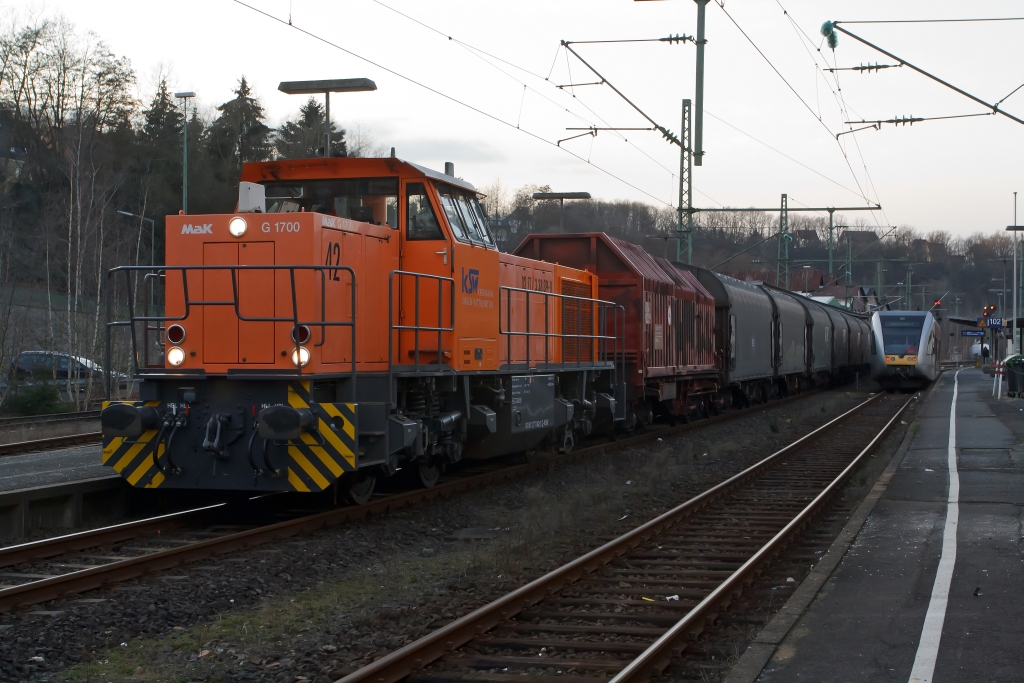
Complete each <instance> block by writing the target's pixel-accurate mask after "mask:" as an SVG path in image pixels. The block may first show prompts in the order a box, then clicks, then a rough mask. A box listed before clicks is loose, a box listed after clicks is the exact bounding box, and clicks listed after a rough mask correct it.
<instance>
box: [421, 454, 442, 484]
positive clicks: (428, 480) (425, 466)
mask: <svg viewBox="0 0 1024 683" xmlns="http://www.w3.org/2000/svg"><path fill="white" fill-rule="evenodd" d="M416 474H417V475H418V476H419V479H420V485H421V486H422V487H423V488H425V489H429V488H430V487H431V486H433V485H434V484H436V483H437V480H438V479H440V478H441V468H440V466H438V464H437V463H436V462H434V461H430V462H421V463H419V464H418V465H417V466H416Z"/></svg>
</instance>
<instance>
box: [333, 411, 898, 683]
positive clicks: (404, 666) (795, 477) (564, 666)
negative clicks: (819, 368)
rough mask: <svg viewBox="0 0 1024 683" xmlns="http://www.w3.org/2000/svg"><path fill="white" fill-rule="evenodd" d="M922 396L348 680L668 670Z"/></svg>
mask: <svg viewBox="0 0 1024 683" xmlns="http://www.w3.org/2000/svg"><path fill="white" fill-rule="evenodd" d="M912 400H914V398H913V397H911V398H910V399H908V400H906V401H905V402H903V401H900V400H898V399H897V398H895V397H890V396H886V395H884V394H881V395H876V396H874V397H872V398H871V399H869V400H868V401H866V402H864V403H862V404H861V405H859V406H857V407H856V408H854V409H853V410H851V411H848V412H847V413H844V414H843V415H841V416H840V417H838V418H836V419H835V420H832V421H831V422H829V423H827V424H826V425H824V426H822V427H820V428H818V429H816V430H815V431H813V432H811V433H810V434H808V435H807V436H805V437H803V438H801V439H799V440H797V441H795V442H794V443H792V444H790V445H789V446H786V447H785V448H783V449H782V450H780V451H778V452H776V453H775V454H773V455H771V456H769V457H768V458H766V459H764V460H762V461H761V462H759V463H757V464H755V465H753V466H751V467H749V468H748V469H746V470H744V471H743V472H741V473H739V474H737V475H735V476H733V477H731V478H730V479H728V480H726V481H724V482H722V483H721V484H719V485H717V486H715V487H713V488H711V489H709V490H707V491H705V492H704V493H702V494H700V495H698V496H696V497H694V498H692V499H691V500H689V501H687V502H686V503H683V504H682V505H680V506H678V507H676V508H674V509H672V510H670V511H668V512H666V513H664V514H662V515H661V516H659V517H657V518H655V519H653V520H651V521H650V522H647V523H646V524H644V525H642V526H640V527H638V528H636V529H634V530H632V531H630V532H629V533H627V534H624V535H623V536H620V537H619V538H617V539H615V540H613V541H610V542H608V543H606V544H604V545H602V546H601V547H599V548H597V549H595V550H593V551H591V552H589V553H587V554H586V555H584V556H582V557H580V558H578V559H576V560H574V561H572V562H570V563H568V564H566V565H564V566H562V567H560V568H559V569H556V570H555V571H553V572H550V573H548V574H546V575H544V576H542V577H540V578H538V579H535V580H533V581H531V582H530V583H528V584H526V585H524V586H522V587H520V588H518V589H516V590H515V591H513V592H511V593H509V594H507V595H505V596H504V597H502V598H499V599H498V600H496V601H494V602H492V603H490V604H488V605H486V606H484V607H481V608H479V609H477V610H476V611H474V612H472V613H471V614H468V615H466V616H464V617H462V618H459V619H457V620H455V621H453V622H451V623H449V624H447V625H445V626H442V627H441V628H439V629H438V630H436V631H434V632H433V633H431V634H429V635H428V636H425V637H423V638H421V639H419V640H417V641H415V642H413V643H411V644H409V645H406V646H405V647H403V648H401V649H399V650H396V651H395V652H392V653H391V654H389V655H386V656H384V657H383V658H381V659H378V660H377V661H375V662H374V663H372V664H370V665H368V666H366V667H364V668H362V669H359V670H358V671H355V672H354V673H351V674H349V675H348V676H346V677H345V678H343V679H342V681H341V683H364V682H365V683H393V682H395V681H399V680H402V679H405V678H407V677H409V678H411V679H412V680H414V681H422V682H426V681H432V682H435V683H436V682H438V681H447V680H467V681H471V680H475V681H485V682H486V683H503V682H505V681H508V682H509V683H512V682H513V681H514V682H523V683H538V682H540V681H546V680H548V679H551V678H554V677H556V676H559V675H562V676H565V675H573V676H574V680H580V679H583V680H585V681H595V682H596V681H607V680H608V679H612V683H626V682H627V681H628V682H632V681H639V680H644V679H646V678H647V677H649V676H650V675H652V674H653V673H660V672H661V671H663V670H665V669H666V668H667V667H668V666H669V665H670V664H671V663H672V662H673V660H678V658H679V657H680V655H681V654H682V653H683V652H684V651H685V650H686V649H687V647H688V646H689V645H691V644H692V642H693V640H694V639H695V638H696V636H697V635H698V634H699V633H700V632H701V631H702V630H704V629H705V627H706V626H707V625H708V624H709V623H711V622H713V621H714V620H715V619H716V618H717V616H718V614H719V613H720V612H722V611H724V610H726V609H727V608H728V606H729V603H730V602H731V601H733V600H735V599H736V598H737V597H739V596H740V595H741V594H742V593H743V591H744V589H745V588H746V587H747V586H749V585H750V584H752V583H753V582H754V580H755V579H756V578H757V577H758V575H759V574H760V573H761V572H763V571H764V570H765V568H766V567H767V565H768V564H769V563H770V562H771V561H772V560H773V559H774V558H775V557H777V556H778V555H779V553H780V552H782V551H783V549H784V548H785V547H786V546H787V545H788V544H790V543H791V542H792V541H794V540H795V538H796V537H797V536H798V534H799V532H800V531H801V530H802V529H803V528H805V527H806V526H807V525H808V524H809V523H810V522H811V521H812V520H813V518H814V517H815V515H817V514H818V513H820V512H822V510H823V508H824V507H825V503H826V502H827V501H828V500H829V499H830V497H831V496H832V495H833V494H835V493H837V492H838V491H840V490H841V488H842V485H843V482H844V480H845V479H846V477H847V476H848V475H849V474H850V473H851V472H852V471H853V470H854V469H855V468H856V467H857V465H858V464H859V463H860V462H861V460H862V459H863V458H865V457H867V456H869V455H870V453H871V452H872V450H873V449H874V448H875V447H877V446H878V444H879V443H880V442H881V441H882V439H883V438H884V436H885V435H886V434H887V433H888V431H889V430H890V429H891V427H892V426H893V425H894V424H896V423H897V422H898V420H899V417H900V415H901V414H902V413H903V411H904V410H905V409H906V408H907V406H908V405H909V404H910V402H911V401H912Z"/></svg>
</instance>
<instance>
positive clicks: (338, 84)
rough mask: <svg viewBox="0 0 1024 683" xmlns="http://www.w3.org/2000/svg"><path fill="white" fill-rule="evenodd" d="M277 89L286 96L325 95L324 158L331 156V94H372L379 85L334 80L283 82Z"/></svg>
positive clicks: (349, 80) (356, 79) (358, 79)
mask: <svg viewBox="0 0 1024 683" xmlns="http://www.w3.org/2000/svg"><path fill="white" fill-rule="evenodd" d="M277 89H278V90H280V91H281V92H283V93H285V94H286V95H319V94H320V93H323V95H324V128H325V132H324V140H325V142H324V157H325V158H326V157H330V156H331V93H332V92H372V91H374V90H376V89H377V84H376V83H374V82H373V81H371V80H370V79H369V78H333V79H329V80H325V81H282V82H281V83H280V84H279V85H278V86H277Z"/></svg>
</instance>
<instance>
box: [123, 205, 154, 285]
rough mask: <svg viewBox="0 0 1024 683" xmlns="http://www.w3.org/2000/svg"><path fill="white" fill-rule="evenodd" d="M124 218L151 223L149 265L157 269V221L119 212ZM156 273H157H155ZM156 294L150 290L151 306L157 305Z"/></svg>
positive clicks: (135, 214)
mask: <svg viewBox="0 0 1024 683" xmlns="http://www.w3.org/2000/svg"><path fill="white" fill-rule="evenodd" d="M118 213H119V214H121V215H122V216H128V217H129V218H138V219H139V220H140V221H142V222H143V223H149V265H150V266H153V267H154V268H155V267H156V221H155V220H153V219H152V218H146V217H145V216H140V215H139V214H137V213H130V212H128V211H118ZM140 227H141V226H140ZM154 272H155V271H154ZM155 297H156V292H155V291H154V290H153V289H152V288H151V289H150V297H149V298H150V304H155V303H156V298H155Z"/></svg>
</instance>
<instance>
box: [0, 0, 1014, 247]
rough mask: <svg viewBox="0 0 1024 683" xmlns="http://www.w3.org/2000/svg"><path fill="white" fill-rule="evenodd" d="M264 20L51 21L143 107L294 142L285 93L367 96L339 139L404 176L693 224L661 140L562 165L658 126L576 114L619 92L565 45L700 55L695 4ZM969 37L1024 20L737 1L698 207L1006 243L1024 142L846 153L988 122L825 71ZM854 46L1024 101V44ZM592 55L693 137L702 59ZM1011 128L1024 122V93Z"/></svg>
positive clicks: (455, 9)
mask: <svg viewBox="0 0 1024 683" xmlns="http://www.w3.org/2000/svg"><path fill="white" fill-rule="evenodd" d="M248 4H249V5H251V6H252V7H255V8H257V9H258V10H260V11H262V12H265V13H266V14H268V15H271V16H270V17H268V16H265V15H263V14H260V13H259V12H257V11H254V10H253V9H250V8H248V7H246V6H244V5H241V4H238V3H236V2H232V1H230V0H203V1H202V2H198V1H196V0H179V1H178V2H175V3H170V4H168V3H150V2H138V1H137V0H136V1H131V2H130V1H128V0H109V1H106V2H104V1H100V0H93V1H87V0H47V2H45V3H37V4H35V5H34V6H33V7H34V8H35V10H36V11H39V12H42V13H44V14H54V13H60V14H63V15H64V16H66V17H67V18H68V19H69V20H71V21H72V22H73V23H75V24H76V25H78V26H79V27H80V28H82V29H88V30H92V31H94V32H95V33H96V34H98V35H99V36H100V37H101V38H102V39H103V40H105V41H106V42H107V43H108V45H109V46H110V47H111V48H112V50H113V51H114V52H115V53H117V54H119V55H124V56H127V57H128V58H129V59H131V61H132V64H133V65H134V67H135V69H136V70H137V72H138V74H139V95H140V97H141V98H142V99H144V100H145V101H148V99H149V98H150V97H151V95H152V90H153V86H154V84H155V81H156V79H157V78H158V74H160V73H161V72H166V73H168V74H169V78H170V82H171V84H172V87H173V88H174V89H175V90H194V91H196V93H197V94H198V97H199V105H200V108H201V110H203V111H206V112H210V111H211V108H212V107H213V106H215V105H217V104H219V103H221V102H223V101H225V100H227V99H229V98H230V97H231V89H232V88H233V87H234V86H235V84H236V82H237V80H238V78H239V76H241V75H242V74H245V75H246V77H247V78H248V79H249V81H250V83H251V84H252V86H253V88H254V90H255V92H256V94H257V95H258V96H259V98H260V99H261V101H262V102H263V104H264V106H265V107H266V109H267V113H268V116H269V118H270V120H271V123H273V124H275V125H276V124H278V123H280V122H281V121H283V120H284V119H285V118H288V117H290V116H294V114H295V112H296V111H297V109H298V107H299V105H300V104H301V103H302V100H301V98H300V97H297V96H288V95H284V94H282V93H279V92H278V91H277V84H278V83H279V82H280V81H282V80H306V79H322V78H350V77H366V78H371V79H373V80H374V81H375V82H376V84H377V87H378V90H377V92H374V93H355V94H341V95H335V96H334V97H333V98H332V118H334V119H336V120H337V121H339V122H340V123H341V124H342V125H344V126H346V127H349V128H352V127H354V126H360V127H362V128H363V129H365V130H366V131H367V132H369V133H370V134H372V135H373V137H374V138H376V139H377V141H378V142H379V143H381V144H384V145H387V146H395V147H396V148H397V153H398V156H400V157H402V158H405V159H408V160H411V161H416V162H418V163H421V164H425V165H427V166H431V167H434V168H443V166H444V162H445V161H452V162H454V163H455V168H456V174H457V175H459V176H461V177H463V178H465V179H466V180H469V181H470V182H472V183H474V184H476V185H477V186H483V185H487V184H489V183H491V182H493V181H494V180H495V179H499V178H500V180H501V181H502V183H503V184H505V185H506V186H508V187H510V188H515V187H518V186H521V185H523V184H526V183H536V184H539V185H544V184H548V185H551V186H552V188H553V189H555V190H561V191H577V190H584V191H589V192H591V193H592V194H593V195H594V196H595V197H600V198H606V199H614V198H629V199H638V200H643V201H647V202H650V203H654V204H660V205H662V206H665V205H669V204H671V205H674V204H675V203H676V193H677V191H678V190H677V187H678V185H677V177H676V174H677V173H678V168H679V151H678V148H677V147H675V146H672V145H670V144H668V143H667V142H665V141H664V140H662V139H661V137H660V135H659V134H658V133H655V132H650V131H629V132H622V133H613V132H606V131H601V132H600V133H598V135H597V137H596V138H594V137H590V136H585V137H581V138H578V139H575V140H570V141H567V142H563V143H562V149H559V147H557V146H556V145H555V142H556V141H558V140H559V139H562V138H567V137H569V136H571V135H576V134H578V133H579V131H575V132H573V131H567V130H566V128H569V127H586V126H590V125H597V126H613V127H643V126H646V125H648V124H647V122H646V121H645V120H644V119H643V118H641V116H640V115H639V114H637V113H636V112H635V111H634V110H632V109H631V108H630V107H629V106H628V105H627V104H626V103H625V102H623V101H622V100H621V99H619V98H618V97H617V96H616V95H615V94H614V93H613V92H612V91H611V90H610V88H608V87H607V86H584V87H579V88H575V89H574V92H573V91H571V90H570V89H568V88H566V89H562V90H559V89H558V88H556V87H555V85H563V84H567V83H573V82H574V83H587V82H593V81H596V80H599V79H598V78H596V77H595V76H594V75H593V74H592V73H590V72H588V71H587V69H586V67H585V66H584V65H583V64H582V63H581V62H580V61H578V60H577V59H576V58H575V57H573V56H572V55H571V54H568V55H567V53H566V51H565V50H564V49H561V48H560V46H559V41H560V40H573V41H575V40H580V41H582V40H611V39H627V38H658V37H663V36H667V35H669V34H676V33H685V34H689V35H692V34H693V33H695V31H696V5H695V3H694V2H692V0H667V1H664V2H633V1H630V0H502V1H500V2H499V1H497V0H382V2H375V1H374V0H333V1H327V0H290V1H289V0H249V1H248ZM7 6H8V7H9V8H15V7H17V8H22V9H19V11H23V8H24V7H25V5H24V4H23V3H21V2H19V3H14V4H10V3H7ZM395 10H396V11H397V12H396V11H395ZM783 10H785V12H787V13H788V14H787V13H784V11H783ZM398 12H401V13H404V14H406V15H408V18H407V17H405V16H402V15H401V14H399V13H398ZM726 12H728V13H729V14H728V15H727V14H726ZM289 13H290V15H291V22H292V25H293V27H289V26H288V25H287V21H288V19H289ZM729 16H731V17H732V19H733V20H735V24H734V23H733V21H731V20H730V18H729ZM966 16H974V17H996V16H1003V17H1007V16H1024V3H1022V2H1019V1H1018V2H998V1H991V2H975V3H963V2H956V3H954V2H951V1H944V0H929V1H928V2H924V1H917V2H910V1H904V2H900V3H893V2H891V0H890V1H886V2H882V1H878V0H858V1H856V2H854V1H853V0H842V1H840V0H835V1H829V0H782V1H781V4H780V3H779V2H775V1H774V0H760V1H759V2H750V1H745V2H742V1H738V0H728V1H727V2H726V5H725V9H724V11H723V9H722V8H721V7H719V6H718V5H717V4H715V2H713V1H712V2H709V3H708V8H707V41H708V42H707V48H706V76H705V119H704V121H705V125H704V149H705V157H704V165H703V166H702V167H699V168H695V169H694V188H695V190H696V193H695V197H694V204H695V205H697V206H722V205H728V206H745V207H749V206H761V207H764V206H767V207H775V206H778V205H779V201H780V194H781V193H788V194H789V197H790V201H791V204H790V205H791V206H801V205H803V206H863V205H865V204H866V203H867V200H871V201H878V202H880V203H881V205H882V208H883V209H884V213H881V212H880V213H878V215H877V216H875V217H871V216H872V215H871V214H870V213H868V212H859V213H858V214H849V217H850V218H855V217H860V218H864V219H867V220H869V221H871V222H872V223H874V222H875V221H877V224H879V225H885V224H900V225H904V224H906V225H912V226H914V227H916V228H918V229H920V230H923V231H931V230H948V231H951V232H953V233H960V234H962V233H966V232H973V231H977V230H983V231H990V230H1001V229H1002V228H1003V227H1004V226H1006V225H1008V224H1009V223H1010V222H1011V221H1012V220H1013V192H1014V191H1015V190H1021V191H1022V192H1024V163H1022V162H1024V158H1022V154H1021V151H1022V141H1024V126H1022V125H1021V124H1019V123H1016V122H1014V121H1012V120H1010V119H1008V118H1005V117H1003V116H979V117H974V118H964V119H955V120H948V121H930V122H924V123H918V124H915V125H914V126H912V127H910V126H900V127H896V126H892V125H886V126H883V127H882V129H881V130H880V131H875V130H870V129H869V130H864V131H861V132H858V133H851V134H848V135H843V136H841V137H840V138H839V139H838V141H837V139H836V137H835V134H836V133H838V132H841V131H842V130H845V129H849V128H850V127H851V126H846V127H844V126H843V122H844V121H848V120H861V119H868V120H870V119H886V118H892V117H899V116H947V115H959V114H972V113H980V112H984V111H985V109H984V108H982V107H981V106H980V105H977V104H975V103H973V102H971V101H970V100H968V99H967V98H965V97H963V96H961V95H959V94H957V93H955V92H953V91H951V90H949V89H946V88H944V87H942V86H941V85H939V84H937V83H934V82H933V81H929V80H928V79H926V78H925V77H923V76H921V75H919V74H916V73H914V72H912V71H911V70H910V69H908V68H906V67H903V68H899V69H895V68H893V69H887V70H884V71H881V72H877V73H870V74H868V73H859V72H854V71H840V72H837V73H836V74H835V75H833V74H829V73H823V72H822V71H821V68H822V67H826V66H831V65H833V63H834V65H837V66H839V67H850V66H856V65H860V64H862V63H869V62H870V63H875V62H878V63H881V64H892V63H894V62H893V61H892V60H891V59H889V58H887V57H885V56H884V55H881V54H879V53H877V52H874V51H872V50H871V49H869V48H867V47H865V46H863V45H861V44H859V43H857V42H856V41H854V40H853V39H851V38H849V37H848V36H844V35H840V37H839V46H838V47H837V48H836V50H835V53H834V54H833V52H832V51H831V50H829V49H828V48H827V47H826V46H825V45H823V39H822V36H821V34H820V33H819V28H820V26H821V24H822V23H823V22H824V21H826V20H844V21H852V20H879V19H888V20H892V19H919V18H963V17H966ZM274 18H277V19H280V20H283V22H284V23H281V22H279V21H275V19H274ZM414 20H415V21H414ZM417 21H418V22H421V23H417ZM736 24H738V26H739V28H737V25H736ZM846 28H848V30H851V31H852V32H854V33H856V34H858V35H860V36H861V37H863V38H865V39H866V40H869V41H871V42H873V43H875V44H877V45H879V46H881V47H883V48H885V49H887V50H888V51H890V52H892V53H894V54H895V55H897V56H899V57H900V58H902V59H905V60H908V61H910V62H911V63H913V64H915V65H917V66H919V67H921V68H923V69H925V70H927V71H930V72H931V73H934V74H936V75H938V76H940V77H942V78H943V79H945V80H947V81H949V82H951V83H952V84H954V85H956V86H958V87H960V88H962V89H964V90H966V91H968V92H970V93H971V94H974V95H976V96H977V97H979V98H981V99H982V100H985V101H987V102H995V101H997V100H1000V99H1002V98H1003V97H1005V96H1006V95H1007V94H1008V93H1010V91H1012V90H1013V89H1014V88H1016V87H1017V86H1019V85H1021V84H1022V83H1024V51H1022V50H1021V49H1020V46H1021V42H1022V41H1021V38H1022V36H1024V22H988V23H971V24H964V23H942V24H939V23H931V24H850V25H848V26H847V27H846ZM297 29H301V31H305V32H307V33H303V32H301V31H300V30H297ZM740 29H742V30H743V31H745V32H746V34H747V36H749V39H750V40H749V41H748V39H747V38H745V37H744V35H743V33H741V31H740ZM309 34H313V36H317V37H320V38H323V39H324V40H326V41H330V42H331V43H334V44H335V45H337V46H340V47H343V48H345V49H347V50H349V51H351V53H354V54H355V55H358V56H359V57H363V58H365V59H368V60H371V61H372V62H375V64H371V63H368V62H367V61H363V60H362V59H360V58H359V57H357V56H354V55H353V54H349V53H346V52H344V51H342V50H340V49H338V48H337V47H332V46H331V45H329V44H327V43H325V42H321V41H320V40H318V39H317V38H316V37H313V36H311V35H309ZM449 36H450V37H451V38H452V39H453V40H450V39H449ZM750 41H752V42H753V44H754V45H756V46H757V48H759V49H760V51H761V52H763V53H764V56H762V55H761V54H759V53H758V50H757V49H755V47H754V45H752V44H751V42H750ZM573 47H574V49H576V50H577V51H578V52H579V53H580V55H581V56H582V57H583V58H584V59H585V60H587V61H588V62H589V63H590V64H591V65H592V66H593V67H594V68H595V69H597V70H598V71H600V72H601V73H602V75H603V76H604V77H605V78H606V79H607V80H608V81H610V82H611V83H612V84H614V85H615V86H616V87H617V88H618V89H619V90H621V91H622V92H623V93H624V94H625V95H626V96H627V97H629V98H630V99H631V100H632V101H633V102H634V103H635V104H636V105H637V106H638V107H640V108H641V109H643V110H644V111H645V112H646V113H647V114H648V115H649V116H650V117H651V118H653V119H654V120H655V121H656V122H658V123H659V124H661V125H664V126H665V127H667V128H669V129H670V130H672V131H673V132H676V133H678V131H679V128H680V121H679V119H680V109H681V105H680V102H681V100H682V99H683V98H692V97H693V93H694V61H695V59H694V56H695V49H694V46H693V45H692V44H691V43H686V44H672V45H669V44H665V43H623V44H600V45H576V46H573ZM819 47H820V51H819ZM474 49H475V50H482V51H485V52H487V53H489V54H490V55H493V57H489V56H487V55H483V54H480V52H478V51H475V50H474ZM766 58H767V60H770V62H771V64H773V65H774V67H775V68H776V69H778V72H779V73H780V74H781V76H780V75H779V74H777V73H776V72H775V70H773V68H772V66H771V65H770V64H769V62H768V61H766ZM499 60H504V61H499ZM389 70H390V71H389ZM836 77H838V82H837V80H836ZM783 78H785V81H784V80H783ZM787 82H788V84H789V85H787ZM417 83H419V84H422V85H417ZM423 86H427V88H430V89H433V90H434V91H436V92H432V91H431V90H428V89H427V88H425V87H423ZM524 86H525V87H524ZM790 86H792V89H791V87H790ZM840 88H841V91H840ZM794 90H795V93H794ZM574 95H575V96H574ZM448 98H452V99H448ZM454 100H457V101H458V102H456V101H454ZM801 100H802V101H801ZM460 103H461V104H460ZM1002 106H1003V108H1004V109H1005V110H1006V111H1008V112H1010V113H1014V114H1016V115H1018V116H1019V117H1020V118H1024V89H1021V90H1020V91H1018V92H1017V93H1016V94H1015V95H1013V96H1012V97H1010V98H1009V99H1007V100H1006V102H1005V103H1004V104H1003V105H1002ZM470 107H472V108H473V109H476V110H479V111H474V110H473V109H471V108H470ZM819 116H820V120H819ZM517 127H518V128H519V130H517V129H516V128H517ZM855 127H859V126H855ZM771 148H774V151H773V149H771ZM563 150H564V151H563ZM568 152H571V154H570V153H568ZM784 155H785V156H784ZM787 156H788V157H791V158H787ZM1021 200H1022V202H1024V194H1022V197H1021ZM1022 211H1024V204H1022ZM1022 220H1024V219H1022Z"/></svg>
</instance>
